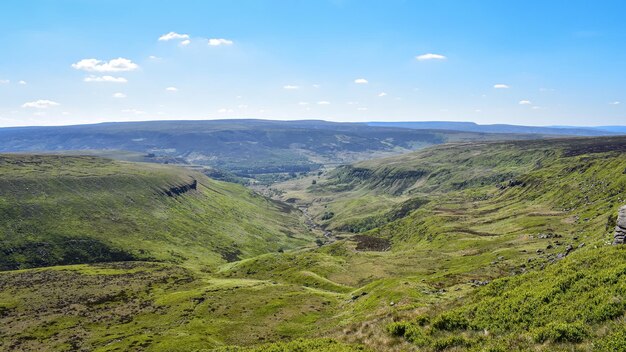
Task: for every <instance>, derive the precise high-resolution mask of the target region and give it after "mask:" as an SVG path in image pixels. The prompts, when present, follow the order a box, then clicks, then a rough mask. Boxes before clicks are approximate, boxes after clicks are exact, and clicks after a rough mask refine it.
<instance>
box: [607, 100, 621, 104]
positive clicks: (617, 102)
mask: <svg viewBox="0 0 626 352" xmlns="http://www.w3.org/2000/svg"><path fill="white" fill-rule="evenodd" d="M621 103H622V102H620V101H612V102H610V103H609V104H610V105H619V104H621Z"/></svg>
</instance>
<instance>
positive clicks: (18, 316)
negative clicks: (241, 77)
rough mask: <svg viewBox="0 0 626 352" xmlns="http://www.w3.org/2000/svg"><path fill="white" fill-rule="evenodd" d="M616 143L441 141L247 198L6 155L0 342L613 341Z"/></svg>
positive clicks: (188, 178)
mask: <svg viewBox="0 0 626 352" xmlns="http://www.w3.org/2000/svg"><path fill="white" fill-rule="evenodd" d="M624 145H626V139H625V138H624V137H600V138H561V139H550V140H526V141H502V142H496V141H494V142H482V143H457V144H445V145H441V146H434V147H430V148H426V149H423V150H420V151H416V152H411V153H408V154H403V155H399V156H392V157H387V158H382V159H371V160H367V161H361V162H358V163H355V164H350V165H343V166H337V167H326V168H324V169H323V170H322V171H321V172H319V171H315V172H310V173H307V174H303V175H300V176H297V177H295V178H292V179H289V180H287V181H285V182H280V183H274V184H271V185H269V186H259V187H256V186H255V189H256V190H257V191H258V192H259V193H256V192H253V191H250V190H247V189H246V188H244V187H243V186H241V185H237V184H233V183H227V182H222V181H215V180H211V179H209V178H207V177H206V176H204V175H203V174H200V173H197V172H195V171H193V170H189V169H184V168H180V167H174V166H168V165H158V164H152V163H136V162H127V161H113V160H111V159H103V158H100V157H94V156H78V155H64V156H57V155H3V156H2V157H1V158H0V173H1V174H2V178H1V180H2V181H1V187H0V195H1V197H0V210H1V211H0V214H2V219H3V221H2V241H1V243H2V252H3V253H4V255H3V257H2V265H3V269H4V270H5V271H3V272H0V288H1V289H0V321H1V322H2V328H0V336H1V337H2V338H1V339H0V346H1V347H2V349H6V350H15V351H28V350H34V349H37V350H50V351H56V350H66V349H72V350H97V351H116V350H131V349H135V350H145V351H161V350H168V351H190V350H213V349H217V350H223V351H239V350H242V351H244V350H245V351H247V350H259V351H262V350H269V351H274V350H276V351H282V350H292V349H296V348H311V349H313V348H317V349H319V350H327V351H360V350H372V351H406V350H426V351H430V350H436V351H441V350H484V349H485V348H487V349H489V350H493V351H497V350H502V351H505V350H506V351H508V350H528V349H533V350H546V351H548V350H549V351H554V350H563V351H566V350H571V349H572V348H575V349H577V350H589V351H591V350H603V349H602V347H598V346H610V345H611V343H613V342H612V341H614V340H615V339H619V336H623V334H624V333H625V332H624V330H623V328H622V327H621V326H622V325H621V324H620V321H621V319H623V316H624V313H625V312H626V304H625V303H624V302H623V301H622V299H621V295H622V293H621V292H622V290H623V287H624V285H626V281H625V280H626V278H624V276H623V273H625V272H626V267H624V265H625V264H624V263H626V261H625V260H624V259H623V257H624V255H626V252H625V251H624V248H623V247H622V246H612V245H611V243H612V241H613V237H612V236H613V227H615V224H616V221H617V220H616V219H617V209H618V208H619V206H621V205H623V204H624V203H625V202H626V171H625V170H626V157H625V154H624V153H623V151H624V150H623V146H624ZM261 193H263V194H265V195H266V196H271V198H267V197H264V196H261V195H260V194H261ZM272 198H273V199H272ZM122 209H123V210H122ZM620 258H622V259H620ZM573 268H577V269H576V270H574V269H573ZM620 334H622V335H620ZM237 346H239V347H237ZM298 346H299V347H298ZM303 346H308V347H303ZM313 346H316V347H313Z"/></svg>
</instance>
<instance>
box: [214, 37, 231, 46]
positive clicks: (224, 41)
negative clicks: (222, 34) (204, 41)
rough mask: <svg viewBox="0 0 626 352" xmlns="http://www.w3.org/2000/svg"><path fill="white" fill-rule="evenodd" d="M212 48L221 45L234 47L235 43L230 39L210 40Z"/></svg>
mask: <svg viewBox="0 0 626 352" xmlns="http://www.w3.org/2000/svg"><path fill="white" fill-rule="evenodd" d="M209 45H210V46H220V45H233V41H232V40H229V39H222V38H211V39H209Z"/></svg>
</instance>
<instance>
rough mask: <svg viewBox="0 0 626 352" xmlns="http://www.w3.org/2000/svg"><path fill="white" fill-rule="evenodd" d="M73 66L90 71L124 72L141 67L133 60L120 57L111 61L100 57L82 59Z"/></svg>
mask: <svg viewBox="0 0 626 352" xmlns="http://www.w3.org/2000/svg"><path fill="white" fill-rule="evenodd" d="M72 67H73V68H75V69H77V70H83V71H89V72H123V71H134V70H136V69H138V68H139V65H137V64H136V63H134V62H132V61H131V60H129V59H125V58H123V57H119V58H117V59H113V60H110V61H102V60H98V59H82V60H80V61H78V62H77V63H75V64H72Z"/></svg>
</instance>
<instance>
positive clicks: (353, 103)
mask: <svg viewBox="0 0 626 352" xmlns="http://www.w3.org/2000/svg"><path fill="white" fill-rule="evenodd" d="M346 104H348V105H359V102H358V101H349V102H347V103H346Z"/></svg>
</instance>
